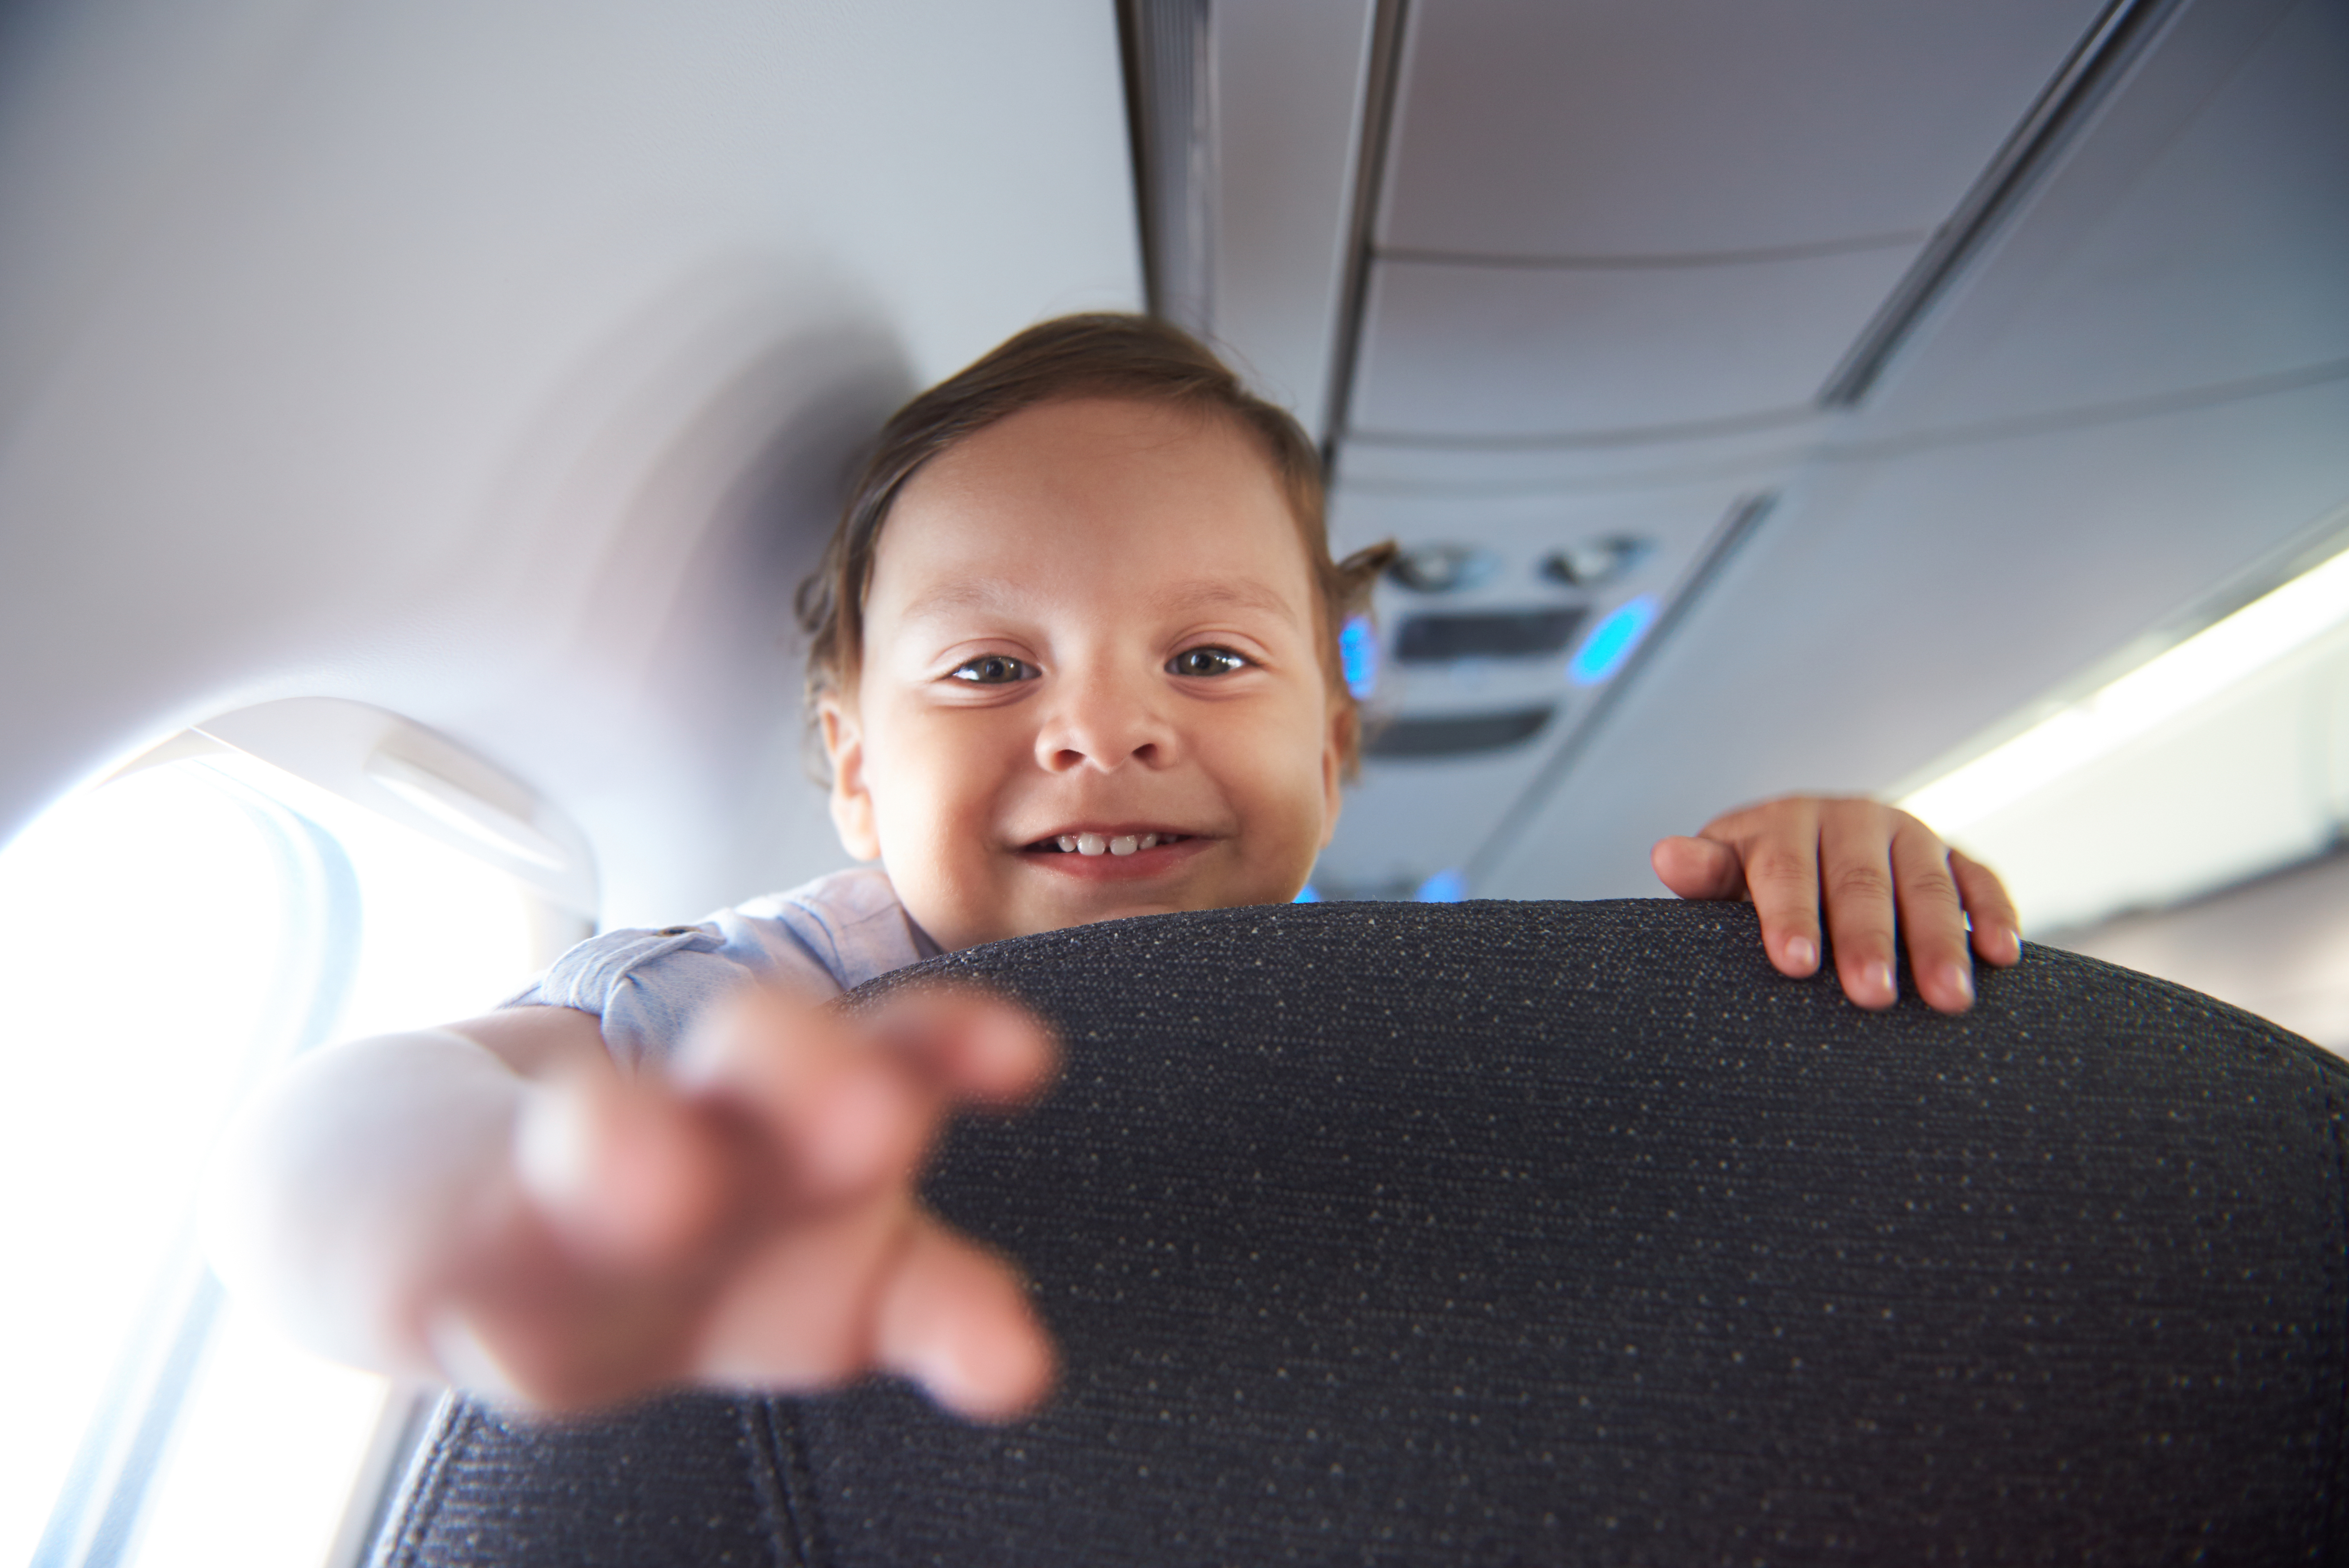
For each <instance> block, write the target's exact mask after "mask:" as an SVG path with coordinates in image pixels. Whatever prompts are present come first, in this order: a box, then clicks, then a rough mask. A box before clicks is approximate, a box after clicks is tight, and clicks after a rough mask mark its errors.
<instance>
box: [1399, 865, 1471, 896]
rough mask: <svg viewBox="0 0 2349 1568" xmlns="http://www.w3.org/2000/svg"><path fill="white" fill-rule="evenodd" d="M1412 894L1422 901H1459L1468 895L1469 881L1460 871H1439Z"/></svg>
mask: <svg viewBox="0 0 2349 1568" xmlns="http://www.w3.org/2000/svg"><path fill="white" fill-rule="evenodd" d="M1411 896H1412V897H1413V899H1415V900H1417V901H1418V902H1419V903H1459V902H1460V901H1461V900H1462V899H1464V898H1466V897H1467V896H1468V882H1467V879H1466V878H1464V877H1463V876H1462V875H1461V874H1460V873H1459V872H1436V873H1435V874H1434V875H1433V876H1432V877H1430V878H1428V879H1427V880H1426V881H1425V882H1422V883H1420V884H1419V891H1418V892H1415V893H1413V894H1412V895H1411Z"/></svg>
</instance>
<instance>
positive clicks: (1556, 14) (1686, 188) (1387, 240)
mask: <svg viewBox="0 0 2349 1568" xmlns="http://www.w3.org/2000/svg"><path fill="white" fill-rule="evenodd" d="M2103 8H2104V0H1905V3H1888V0H1774V3H1773V4H1770V5H1721V4H1719V3H1718V0H1570V3H1568V4H1552V5H1526V4H1524V3H1523V0H1424V3H1423V4H1419V5H1413V7H1412V22H1411V30H1410V38H1409V41H1408V47H1409V52H1408V54H1407V56H1406V57H1405V59H1404V61H1403V69H1402V92H1401V97H1400V99H1399V102H1398V105H1397V119H1396V126H1395V133H1394V140H1393V142H1392V147H1391V150H1390V152H1389V163H1388V176H1387V181H1386V200H1385V203H1384V208H1383V211H1382V212H1381V221H1380V222H1379V225H1378V233H1377V242H1378V243H1379V245H1380V246H1381V247H1382V248H1383V249H1386V250H1391V251H1392V250H1404V251H1433V252H1442V253H1460V254H1471V255H1476V256H1486V257H1492V256H1513V257H1541V258H1552V259H1556V258H1564V257H1573V258H1579V259H1581V260H1584V261H1597V260H1602V259H1608V258H1613V259H1617V260H1623V261H1628V260H1633V259H1637V258H1640V257H1686V256H1692V255H1713V256H1718V255H1722V254H1723V253H1736V252H1752V251H1769V250H1780V249H1785V248H1790V247H1801V246H1808V245H1817V244H1823V243H1830V242H1849V241H1853V240H1875V241H1883V240H1888V239H1892V238H1907V239H1911V240H1918V241H1921V240H1923V239H1924V238H1925V236H1926V235H1927V233H1928V232H1930V231H1931V230H1932V229H1933V228H1934V227H1935V226H1936V225H1937V224H1940V223H1941V222H1944V221H1946V220H1947V219H1948V217H1949V216H1950V214H1951V211H1953V210H1954V209H1955V208H1956V207H1957V205H1958V203H1959V201H1961V199H1962V198H1963V197H1964V195H1965V193H1966V190H1967V188H1968V187H1969V186H1970V185H1971V184H1972V182H1973V181H1974V180H1975V179H1976V177H1977V176H1979V175H1980V174H1981V173H1982V169H1983V167H1984V166H1985V165H1986V164H1988V163H1989V162H1990V161H1991V160H1992V157H1993V156H1995V155H1996V153H1997V151H1998V150H1999V147H2000V145H2001V144H2002V142H2003V141H2004V140H2005V139H2006V138H2007V136H2008V135H2009V134H2010V133H2011V132H2012V131H2013V129H2014V127H2015V125H2016V124H2017V122H2019V121H2020V120H2022V119H2023V116H2024V115H2025V114H2026V113H2027V112H2028V111H2029V109H2030V108H2031V106H2032V103H2033V99H2034V98H2037V97H2038V95H2039V93H2040V91H2041V90H2042V89H2043V88H2045V86H2046V85H2047V83H2048V81H2049V80H2050V79H2051V78H2052V77H2054V76H2055V74H2056V72H2057V70H2058V69H2059V68H2060V67H2062V65H2063V63H2064V57H2066V56H2067V55H2068V54H2069V53H2070V52H2071V51H2072V49H2073V47H2074V46H2075V45H2077V44H2078V43H2079V41H2080V39H2081V37H2082V36H2084V35H2085V34H2086V33H2087V31H2088V30H2089V27H2090V26H2091V25H2092V24H2093V23H2094V22H2095V20H2096V16H2097V14H2098V12H2100V11H2101V10H2102V9H2103ZM1861 128H1864V131H1863V130H1862V129H1861Z"/></svg>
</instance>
